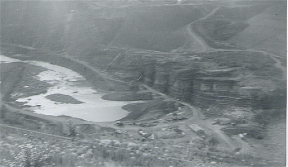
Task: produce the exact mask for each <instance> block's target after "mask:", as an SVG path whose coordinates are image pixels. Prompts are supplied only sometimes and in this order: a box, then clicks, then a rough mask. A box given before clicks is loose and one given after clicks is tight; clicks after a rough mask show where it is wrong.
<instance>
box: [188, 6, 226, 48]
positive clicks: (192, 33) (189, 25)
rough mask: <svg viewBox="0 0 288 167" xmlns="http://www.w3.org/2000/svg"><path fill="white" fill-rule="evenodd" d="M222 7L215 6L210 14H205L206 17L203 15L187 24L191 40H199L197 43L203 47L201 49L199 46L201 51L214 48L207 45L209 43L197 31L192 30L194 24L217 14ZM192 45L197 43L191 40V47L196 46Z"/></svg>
mask: <svg viewBox="0 0 288 167" xmlns="http://www.w3.org/2000/svg"><path fill="white" fill-rule="evenodd" d="M221 7H222V6H219V7H217V8H215V9H214V10H212V11H211V12H210V13H209V14H207V15H206V16H204V17H202V18H200V19H198V20H195V21H193V22H192V23H190V24H188V25H187V26H186V30H187V32H188V33H189V36H190V38H191V40H192V41H196V42H197V44H196V45H198V46H199V47H200V48H201V49H200V48H199V50H198V51H199V52H206V51H209V50H211V49H212V48H211V47H209V46H208V45H207V43H206V42H205V41H204V40H203V39H202V38H201V37H200V36H199V35H198V34H196V33H195V32H194V31H193V30H192V25H193V24H195V23H197V22H199V21H201V20H204V19H207V18H208V17H210V16H212V15H213V14H215V13H216V12H217V11H218V10H219V9H220V8H221ZM192 45H195V44H194V43H192V42H191V48H194V47H193V46H192Z"/></svg>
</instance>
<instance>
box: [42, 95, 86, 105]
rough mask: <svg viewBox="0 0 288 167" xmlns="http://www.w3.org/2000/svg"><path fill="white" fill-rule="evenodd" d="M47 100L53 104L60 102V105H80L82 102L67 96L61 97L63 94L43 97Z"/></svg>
mask: <svg viewBox="0 0 288 167" xmlns="http://www.w3.org/2000/svg"><path fill="white" fill-rule="evenodd" d="M45 97H46V98H47V99H49V100H51V101H55V102H60V103H66V104H81V103H83V102H81V101H79V100H77V99H75V98H73V97H71V96H69V95H63V94H59V93H56V94H51V95H47V96H45Z"/></svg>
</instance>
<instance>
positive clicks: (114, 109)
mask: <svg viewBox="0 0 288 167" xmlns="http://www.w3.org/2000/svg"><path fill="white" fill-rule="evenodd" d="M0 60H1V63H12V62H24V63H27V64H31V65H35V66H40V67H44V68H46V69H47V70H46V71H43V72H41V73H39V74H38V75H36V76H35V78H36V79H37V80H40V81H43V82H46V83H49V84H51V85H53V86H52V87H50V88H48V90H47V92H46V93H44V94H39V95H34V96H30V97H25V98H19V99H17V100H16V101H18V102H24V103H25V105H28V106H31V107H29V109H30V110H32V111H34V112H35V113H38V114H44V115H53V116H61V115H65V116H71V117H75V118H80V119H83V120H87V121H93V122H107V121H115V120H118V119H121V118H123V117H125V116H126V115H127V114H128V112H127V111H125V110H123V109H122V108H121V107H122V106H123V105H126V104H127V102H119V101H107V100H103V99H102V98H101V97H102V96H103V95H104V94H101V93H99V92H97V91H96V90H95V89H93V88H92V86H91V84H90V83H88V81H86V79H85V78H84V77H83V76H81V75H80V74H78V73H76V72H75V71H72V70H70V69H67V68H64V67H61V66H57V65H52V64H50V63H46V62H40V61H21V60H18V59H12V58H9V57H6V56H3V55H1V59H0ZM55 94H58V95H59V94H61V95H62V96H65V97H69V96H70V97H71V98H74V99H75V100H77V101H79V102H82V103H79V104H71V103H63V102H57V101H52V100H49V99H48V98H47V96H49V95H50V96H51V95H55ZM60 100H61V99H60Z"/></svg>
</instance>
